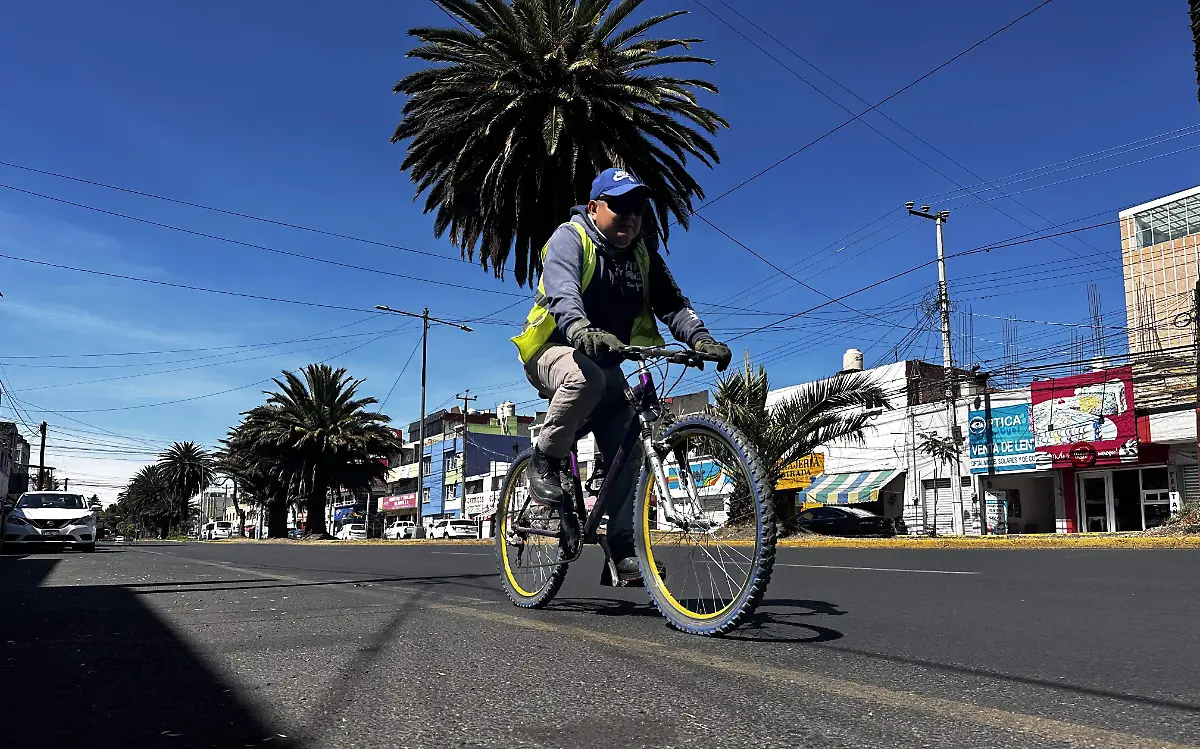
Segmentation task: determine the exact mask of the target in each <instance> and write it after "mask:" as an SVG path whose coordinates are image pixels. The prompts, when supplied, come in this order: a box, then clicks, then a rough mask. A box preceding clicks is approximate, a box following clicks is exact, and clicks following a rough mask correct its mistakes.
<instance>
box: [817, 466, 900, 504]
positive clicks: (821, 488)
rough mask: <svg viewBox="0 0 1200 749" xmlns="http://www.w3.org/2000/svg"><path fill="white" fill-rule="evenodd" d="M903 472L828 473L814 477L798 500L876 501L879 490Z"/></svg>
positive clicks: (829, 501)
mask: <svg viewBox="0 0 1200 749" xmlns="http://www.w3.org/2000/svg"><path fill="white" fill-rule="evenodd" d="M901 473H903V471H902V470H901V469H899V468H889V469H887V470H884V471H863V472H862V473H827V474H825V475H823V476H817V477H816V478H815V479H813V482H812V483H811V484H809V485H808V488H807V489H805V490H804V491H802V492H800V495H799V497H798V498H797V500H798V501H799V502H800V504H804V503H805V502H820V503H821V504H823V505H848V504H853V503H855V502H874V501H875V500H876V499H879V490H880V489H882V488H883V487H885V486H887V484H888V482H889V481H891V480H892V479H894V478H896V477H897V476H899V475H900V474H901Z"/></svg>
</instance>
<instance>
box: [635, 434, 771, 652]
mask: <svg viewBox="0 0 1200 749" xmlns="http://www.w3.org/2000/svg"><path fill="white" fill-rule="evenodd" d="M661 442H662V443H664V444H665V446H666V454H665V455H664V456H663V458H662V460H663V468H664V471H665V472H666V477H667V491H668V492H669V495H670V496H669V497H663V496H661V494H662V492H661V490H660V489H659V486H658V481H657V479H656V478H655V476H654V473H653V471H652V470H650V467H649V465H647V468H646V470H644V471H643V472H642V480H641V483H640V485H639V487H638V495H637V501H636V503H635V506H634V512H635V519H636V533H635V535H636V537H637V552H638V560H639V562H640V563H641V566H642V573H643V577H644V579H645V580H646V587H647V588H648V589H649V592H650V599H651V600H652V601H653V602H654V605H655V606H656V607H657V608H658V610H659V611H660V612H662V614H663V616H665V617H666V618H667V621H669V622H670V623H671V625H672V626H674V627H675V628H676V629H679V630H682V631H684V632H688V633H691V634H698V635H721V634H725V633H727V632H729V631H730V630H732V629H734V628H736V627H737V626H738V625H739V624H741V623H742V622H743V621H745V620H746V618H747V617H748V616H750V615H751V614H753V613H754V610H755V608H757V607H758V604H759V603H760V602H761V601H762V597H763V593H764V592H765V591H766V587H767V584H768V583H769V582H770V580H771V571H772V568H773V567H774V564H775V540H776V527H775V510H774V506H773V504H772V487H771V486H770V485H769V483H768V481H767V476H766V471H765V470H763V467H762V463H761V462H760V461H759V458H758V455H757V454H756V453H755V451H754V448H753V447H751V445H750V444H749V442H748V441H747V440H746V438H745V436H743V435H742V433H741V432H739V431H738V430H737V429H735V428H733V427H732V426H730V425H728V424H726V423H725V422H723V421H721V420H719V419H714V418H712V417H710V416H700V415H697V416H688V417H685V418H683V419H680V420H679V421H677V422H675V423H674V424H673V425H671V426H670V427H668V428H667V429H666V430H665V431H664V432H663V434H662V437H661ZM689 482H690V484H691V488H690V489H689V486H688V484H689Z"/></svg>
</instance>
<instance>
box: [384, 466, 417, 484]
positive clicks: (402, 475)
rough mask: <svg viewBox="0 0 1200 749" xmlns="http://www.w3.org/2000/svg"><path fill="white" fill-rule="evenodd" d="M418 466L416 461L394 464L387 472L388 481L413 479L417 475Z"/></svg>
mask: <svg viewBox="0 0 1200 749" xmlns="http://www.w3.org/2000/svg"><path fill="white" fill-rule="evenodd" d="M418 468H419V467H418V466H417V464H416V463H409V464H407V465H402V466H396V467H395V468H393V469H391V470H390V471H388V473H387V480H388V481H401V480H403V479H415V478H416V477H417V470H418Z"/></svg>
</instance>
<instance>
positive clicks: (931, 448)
mask: <svg viewBox="0 0 1200 749" xmlns="http://www.w3.org/2000/svg"><path fill="white" fill-rule="evenodd" d="M917 449H918V450H920V451H921V452H923V453H925V454H926V455H928V456H929V457H930V458H933V527H932V528H930V529H929V535H931V536H936V535H937V534H938V530H937V507H938V481H939V476H938V473H939V470H938V469H939V468H941V467H942V466H945V465H946V464H947V463H950V462H952V461H953V462H955V463H957V462H958V460H959V451H960V449H961V445H960V444H959V442H958V440H956V439H955V438H954V437H953V436H949V435H948V436H946V437H939V436H938V435H937V432H930V433H929V434H922V435H921V442H920V443H919V444H918V445H917ZM956 473H957V472H956ZM955 480H956V479H955ZM985 522H986V521H985Z"/></svg>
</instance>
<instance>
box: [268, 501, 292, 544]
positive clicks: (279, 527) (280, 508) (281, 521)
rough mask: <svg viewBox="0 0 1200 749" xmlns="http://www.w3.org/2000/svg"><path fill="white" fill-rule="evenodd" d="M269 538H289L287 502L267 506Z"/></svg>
mask: <svg viewBox="0 0 1200 749" xmlns="http://www.w3.org/2000/svg"><path fill="white" fill-rule="evenodd" d="M266 510H267V538H287V521H288V507H287V503H286V502H272V503H271V504H269V505H267V506H266Z"/></svg>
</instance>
